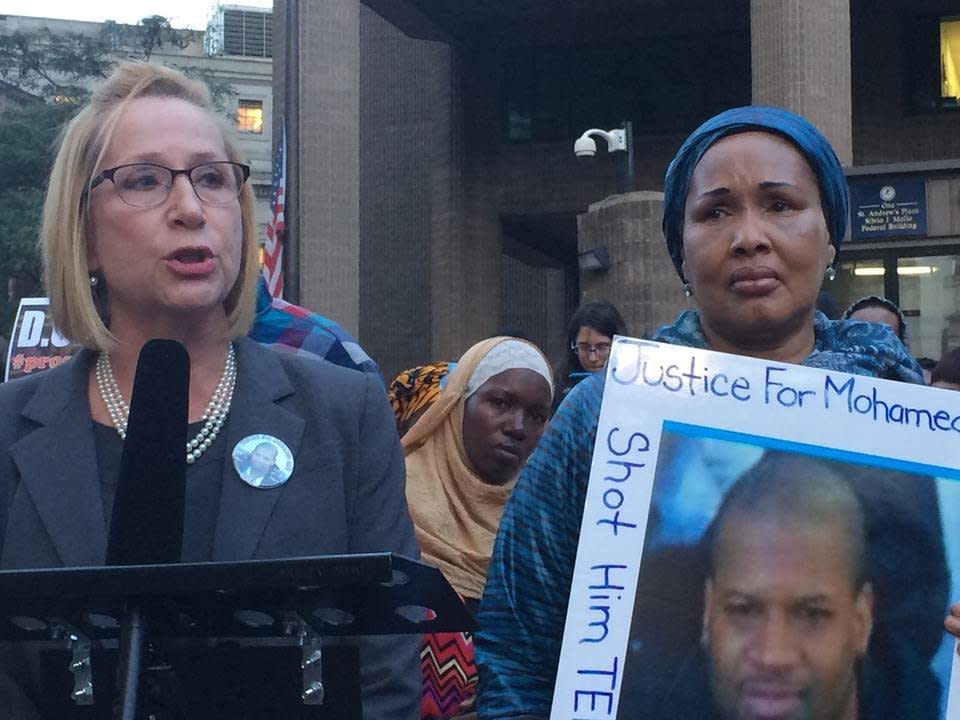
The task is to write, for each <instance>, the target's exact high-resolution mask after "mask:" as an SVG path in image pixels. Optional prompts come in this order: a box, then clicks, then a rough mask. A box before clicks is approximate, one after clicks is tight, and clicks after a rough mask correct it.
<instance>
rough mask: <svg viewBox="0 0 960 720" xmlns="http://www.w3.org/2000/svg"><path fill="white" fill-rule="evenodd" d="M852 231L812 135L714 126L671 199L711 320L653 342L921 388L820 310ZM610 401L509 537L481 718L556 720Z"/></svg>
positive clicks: (765, 118)
mask: <svg viewBox="0 0 960 720" xmlns="http://www.w3.org/2000/svg"><path fill="white" fill-rule="evenodd" d="M847 215H848V201H847V187H846V182H845V180H844V175H843V170H842V168H841V166H840V163H839V161H838V160H837V157H836V155H835V153H834V152H833V149H832V148H831V147H830V144H829V143H828V142H827V140H826V139H825V138H824V137H823V135H822V134H821V133H820V132H819V131H818V130H817V129H816V128H815V127H813V126H812V125H811V124H810V123H809V122H807V121H806V120H804V119H803V118H801V117H799V116H797V115H794V114H793V113H790V112H787V111H785V110H780V109H777V108H768V107H755V106H754V107H743V108H736V109H733V110H729V111H726V112H724V113H721V114H720V115H717V116H716V117H714V118H712V119H710V120H708V121H707V122H706V123H704V124H703V125H702V126H701V127H699V128H698V129H697V130H695V131H694V133H693V134H692V135H691V136H690V137H689V138H688V139H687V140H686V142H684V144H683V145H682V147H681V148H680V150H679V152H678V153H677V155H676V157H675V158H674V160H673V162H672V163H671V164H670V167H669V168H668V170H667V175H666V179H665V183H664V219H663V230H664V235H665V237H666V241H667V248H668V251H669V253H670V256H671V258H672V259H673V262H674V265H675V267H676V269H677V273H678V274H679V276H680V280H681V283H682V288H683V291H684V292H685V293H686V294H687V295H688V296H692V298H693V300H694V302H695V304H696V307H697V309H696V310H694V311H686V312H684V313H681V315H680V316H679V317H678V318H677V320H676V321H675V322H674V323H673V324H671V325H667V326H665V327H662V328H661V329H660V330H659V331H658V332H657V333H656V335H655V336H654V339H655V340H658V341H661V342H668V343H673V344H679V345H685V346H690V347H699V348H708V349H711V350H719V351H723V352H730V353H736V354H740V355H747V356H752V357H760V358H766V359H770V360H776V361H779V362H789V363H798V364H803V365H809V366H813V367H820V368H829V369H835V370H842V371H846V372H851V373H857V374H861V375H872V376H875V377H884V378H892V379H900V380H904V381H907V382H916V383H919V382H921V381H922V374H921V371H920V368H919V367H918V366H917V364H916V362H915V361H914V360H913V359H912V358H911V357H910V356H909V355H908V354H907V352H906V350H905V349H904V347H903V345H902V344H901V343H900V342H899V341H898V340H897V339H896V336H895V335H894V334H893V332H892V331H891V330H890V328H888V327H882V326H877V325H870V324H867V323H854V322H846V321H831V320H829V319H827V317H826V316H824V315H822V314H821V313H818V312H816V310H815V307H814V306H815V302H816V298H817V293H818V291H819V289H820V286H821V284H822V281H823V279H824V277H827V278H832V276H833V274H834V270H833V265H834V262H835V260H836V255H837V249H838V247H839V245H840V242H841V240H842V238H843V236H844V233H845V231H846V224H847ZM602 393H603V377H602V376H600V375H599V374H598V375H595V376H591V377H589V378H587V379H586V380H584V381H583V382H581V383H580V384H579V385H578V386H577V387H576V388H575V389H574V390H573V391H572V392H571V393H570V395H569V396H568V399H567V400H566V401H565V402H564V404H563V405H562V407H561V408H560V410H559V412H558V413H557V415H556V416H555V417H554V419H553V421H552V422H551V424H550V427H549V428H548V430H547V432H546V433H545V434H544V436H543V438H542V439H541V441H540V444H539V446H538V447H537V450H536V451H535V452H534V454H533V455H532V456H531V458H530V460H529V461H528V463H527V465H526V468H525V469H524V471H523V473H522V475H521V477H520V480H519V482H518V484H517V487H516V489H515V490H514V494H513V497H512V500H511V502H510V503H509V504H508V506H507V508H506V512H505V514H504V516H503V519H502V521H501V524H500V530H499V534H498V537H497V542H496V545H495V548H494V554H493V558H492V560H491V563H490V568H489V575H488V577H487V583H486V590H485V593H484V598H483V603H482V606H481V611H480V616H479V622H480V626H481V628H482V630H481V632H480V634H479V635H478V638H477V658H478V665H479V667H480V695H479V709H480V716H481V717H484V718H490V719H491V720H492V719H494V718H520V717H546V716H548V715H549V714H550V703H551V699H552V695H553V685H554V681H555V678H556V669H557V662H558V659H559V655H560V644H561V638H562V633H563V623H564V619H565V616H566V609H567V600H568V596H569V588H570V581H571V578H572V575H573V566H574V560H575V558H576V551H577V542H578V537H579V532H580V523H581V519H582V511H583V504H584V498H585V495H586V488H587V481H588V479H589V472H590V462H591V458H592V454H593V444H594V438H595V436H596V431H597V421H598V418H599V411H600V400H601V396H602ZM935 524H936V528H933V527H931V528H930V529H929V532H927V534H932V535H936V534H937V532H938V531H939V518H937V520H936V523H935ZM941 546H942V541H941ZM941 608H942V605H941ZM938 612H942V610H940V611H938Z"/></svg>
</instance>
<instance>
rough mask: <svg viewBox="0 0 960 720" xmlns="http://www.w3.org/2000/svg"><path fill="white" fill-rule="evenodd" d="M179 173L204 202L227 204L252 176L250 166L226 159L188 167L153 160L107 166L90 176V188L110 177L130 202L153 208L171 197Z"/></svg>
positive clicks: (236, 196) (237, 194) (123, 197)
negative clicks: (157, 163)
mask: <svg viewBox="0 0 960 720" xmlns="http://www.w3.org/2000/svg"><path fill="white" fill-rule="evenodd" d="M177 175H186V176H187V179H188V180H189V181H190V185H191V186H192V187H193V191H194V192H195V193H196V194H197V197H198V198H200V201H201V202H203V203H206V204H207V205H227V204H228V203H231V202H233V201H234V200H236V199H237V198H238V197H239V196H240V190H241V188H243V184H244V183H245V182H246V181H247V178H249V177H250V166H249V165H243V164H242V163H235V162H227V161H225V160H224V161H217V162H208V163H203V164H202V165H195V166H193V167H191V168H186V169H185V170H174V169H173V168H168V167H164V166H163V165H154V164H153V163H132V164H129V165H118V166H117V167H114V168H110V169H109V170H104V171H103V172H102V173H100V174H99V175H97V176H96V177H95V178H94V179H93V180H91V181H90V189H91V190H93V188H95V187H97V185H100V184H101V183H102V182H103V181H104V180H109V181H110V182H112V183H113V187H114V189H116V191H117V195H119V196H120V199H121V200H123V202H125V203H126V204H127V205H132V206H133V207H139V208H152V207H157V206H158V205H163V203H165V202H166V200H167V198H168V197H170V190H171V189H172V188H173V181H174V180H175V179H176V177H177Z"/></svg>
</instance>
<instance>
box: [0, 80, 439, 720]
mask: <svg viewBox="0 0 960 720" xmlns="http://www.w3.org/2000/svg"><path fill="white" fill-rule="evenodd" d="M249 172H250V171H249V167H248V166H246V165H244V164H242V163H241V162H240V156H239V153H238V152H237V149H236V147H235V145H234V144H233V143H232V142H231V141H230V139H229V138H228V137H227V136H226V134H225V130H224V128H223V126H222V125H221V122H220V121H219V120H218V119H217V117H216V116H215V115H214V114H213V111H212V109H211V105H210V100H209V96H208V94H207V91H206V88H205V86H203V85H202V84H199V83H197V82H194V81H192V80H189V79H187V78H186V77H185V76H184V75H182V74H181V73H178V72H176V71H174V70H170V69H168V68H162V67H158V66H153V65H149V64H133V63H129V64H124V65H121V66H120V67H119V68H118V69H117V71H116V72H115V73H114V74H113V76H112V77H111V78H109V79H108V80H107V82H106V84H105V85H104V86H103V87H101V88H100V89H98V90H97V91H96V92H95V93H94V95H93V98H92V100H91V102H90V104H89V105H88V106H87V107H85V108H84V109H83V110H81V111H80V112H79V114H78V115H77V116H76V117H75V118H74V119H73V120H72V121H71V122H70V124H69V125H68V126H67V128H66V130H65V133H64V135H63V140H62V144H61V147H60V149H59V152H58V154H57V158H56V162H55V164H54V167H53V171H52V174H51V178H50V183H49V190H48V194H47V199H46V205H45V207H44V213H43V245H44V263H45V270H46V283H47V289H48V292H49V295H50V306H51V310H52V313H53V317H54V320H55V323H56V326H57V327H58V329H59V330H60V331H61V332H62V333H63V334H64V335H65V336H67V337H68V338H70V339H71V340H73V341H75V342H77V343H79V344H81V345H83V350H81V351H80V352H79V353H78V354H77V355H76V356H74V357H73V358H72V359H71V361H70V362H69V363H65V364H64V365H61V366H60V367H57V368H55V369H53V370H50V371H49V372H46V373H43V374H40V375H34V376H29V377H25V378H23V379H21V380H18V381H15V382H11V383H6V384H4V385H3V386H2V387H0V568H2V569H5V570H6V569H21V568H41V567H65V566H97V565H103V564H104V563H105V561H106V551H107V538H108V533H109V529H108V528H109V524H110V520H111V516H112V509H113V500H114V496H115V494H116V491H117V482H118V478H119V473H120V458H121V452H122V449H123V441H124V439H125V433H126V425H127V414H128V408H129V405H128V404H129V402H130V397H131V394H132V389H133V383H134V375H135V372H136V367H137V362H138V356H139V353H140V350H141V348H142V347H143V346H144V344H145V343H147V342H148V341H149V340H151V339H153V338H167V339H173V340H176V341H178V342H180V343H181V344H182V345H183V346H184V347H185V348H186V351H187V353H188V355H189V359H190V375H189V399H188V416H189V417H188V423H189V427H188V429H187V437H188V438H192V439H191V440H189V441H188V443H187V447H186V448H185V449H184V452H185V454H186V462H187V466H186V468H187V469H186V490H185V503H184V508H185V509H184V518H183V543H182V551H181V557H182V560H183V561H185V562H202V561H228V560H231V561H232V560H250V559H260V558H280V557H297V556H308V555H323V554H333V553H362V552H378V551H394V552H399V553H402V554H405V555H410V556H414V557H416V556H417V555H418V551H417V549H416V543H415V541H414V536H413V527H412V524H411V522H410V519H409V515H408V513H407V508H406V501H405V498H404V485H403V479H404V474H403V455H402V452H401V450H400V444H399V441H398V438H397V434H396V430H395V429H394V424H393V418H392V415H391V413H390V410H389V407H388V405H387V403H386V399H385V398H384V394H383V389H382V387H381V386H380V384H379V382H378V381H377V380H376V379H375V378H372V377H370V376H368V375H367V374H365V373H359V372H354V371H351V370H347V369H344V368H340V367H338V366H334V365H331V364H329V363H326V362H320V361H317V360H316V359H313V358H307V357H301V356H297V355H294V354H288V353H278V352H274V351H272V350H270V349H267V348H264V347H262V346H260V345H258V344H256V343H255V342H253V341H252V340H249V339H247V338H246V337H245V334H246V332H247V330H248V329H249V327H250V324H251V321H252V319H253V316H254V300H255V297H256V288H257V276H258V273H259V268H258V258H257V252H258V243H257V238H256V232H257V225H256V221H255V219H254V212H253V193H252V191H251V189H250V186H249V185H247V184H246V180H247V178H248V176H249ZM257 441H260V442H261V444H263V443H264V442H266V443H268V444H269V445H270V446H271V447H272V448H273V449H274V451H275V452H276V451H278V449H280V450H283V452H284V460H285V462H284V463H282V464H280V465H278V467H277V468H276V472H274V474H273V475H272V476H271V478H272V480H271V482H270V483H257V484H254V483H250V482H248V481H247V480H245V479H244V477H243V476H242V475H241V473H240V469H239V466H238V465H237V464H235V462H234V457H236V456H237V451H238V449H239V450H247V449H248V448H250V447H251V446H252V445H253V444H255V442H257ZM363 642H364V643H365V644H362V645H361V646H360V680H361V687H362V702H363V708H364V717H367V718H391V719H392V718H400V717H408V718H415V717H417V709H418V706H419V699H420V692H419V684H420V683H419V673H418V665H417V642H416V638H415V637H410V638H409V639H407V638H403V639H399V640H398V639H395V638H389V637H385V638H382V639H378V640H375V641H363ZM247 652H248V653H249V652H250V649H247ZM325 652H326V651H325ZM258 653H261V654H258ZM277 653H281V654H280V655H278V654H277ZM241 656H242V657H241ZM217 657H220V658H222V659H223V662H206V663H203V662H202V660H198V661H197V662H194V663H192V664H191V665H190V669H189V670H184V669H182V668H177V667H174V668H173V670H172V672H173V676H172V679H170V680H167V681H166V682H165V686H166V687H167V689H168V690H169V692H167V693H165V694H164V696H163V697H161V698H159V699H158V698H156V697H154V696H153V695H152V694H151V693H149V692H144V693H142V696H143V698H144V703H145V704H149V703H150V702H158V703H159V705H158V707H157V708H156V710H153V709H152V708H147V707H144V708H142V709H143V711H144V712H143V716H144V717H146V715H147V714H149V712H156V714H158V715H160V716H164V717H167V715H166V714H165V713H166V712H167V711H169V712H173V710H172V708H174V707H180V708H182V709H184V708H185V713H186V715H187V716H189V717H212V716H227V715H229V716H233V717H257V718H273V717H299V713H300V708H301V698H300V688H299V682H300V680H299V678H300V665H299V660H300V655H299V650H297V649H296V648H293V653H292V654H282V651H280V650H270V649H256V650H255V652H254V653H253V655H251V654H246V655H244V654H243V653H241V652H239V651H235V652H233V653H232V654H230V655H229V657H227V656H223V655H218V656H217ZM247 665H249V667H247V669H246V670H243V669H242V668H243V667H246V666H247ZM224 666H229V669H227V668H226V667H224ZM31 667H37V665H36V664H35V663H34V661H32V660H27V659H26V658H22V657H21V658H13V659H9V658H6V656H4V659H3V666H2V667H0V706H2V707H3V708H4V709H5V713H7V714H9V716H10V717H17V718H35V717H58V718H59V717H68V716H72V715H71V714H70V713H71V712H72V711H71V710H69V708H70V705H71V703H70V699H69V696H66V697H63V693H59V692H55V691H54V690H53V689H52V688H55V687H59V685H60V683H62V681H63V678H62V677H56V678H55V677H46V676H42V674H41V673H39V672H38V673H34V675H33V676H32V677H28V676H27V675H28V668H31ZM62 667H63V668H66V665H65V664H63V665H62ZM5 671H7V672H5ZM13 678H16V680H14V679H13ZM291 690H292V691H291ZM96 698H97V709H99V710H101V712H95V713H94V714H93V715H91V716H92V717H101V716H102V717H108V716H109V712H110V701H109V698H110V692H109V689H107V688H104V690H103V691H98V694H97V696H96ZM174 716H176V717H179V716H180V714H177V713H175V715H174Z"/></svg>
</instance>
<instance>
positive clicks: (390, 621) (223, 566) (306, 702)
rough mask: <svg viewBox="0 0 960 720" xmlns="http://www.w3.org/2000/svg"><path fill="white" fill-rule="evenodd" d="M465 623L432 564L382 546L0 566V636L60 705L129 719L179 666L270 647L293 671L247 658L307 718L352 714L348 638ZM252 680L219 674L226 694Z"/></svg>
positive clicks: (355, 699)
mask: <svg viewBox="0 0 960 720" xmlns="http://www.w3.org/2000/svg"><path fill="white" fill-rule="evenodd" d="M472 629H473V621H472V619H471V617H470V616H469V614H468V613H467V612H466V610H465V608H464V607H463V604H462V603H461V601H460V599H459V597H458V596H457V594H456V593H455V592H454V590H453V589H452V588H451V587H450V585H449V584H448V583H447V581H446V580H445V579H444V578H443V576H442V575H441V574H440V571H439V570H437V569H436V568H432V567H429V566H426V565H423V564H421V563H419V562H415V561H413V560H409V559H407V558H403V557H400V556H397V555H392V554H389V553H382V554H367V555H336V556H323V557H307V558H292V559H282V560H256V561H249V562H228V563H194V564H175V565H127V566H111V567H95V568H64V569H49V570H48V569H43V570H21V571H0V643H3V644H5V645H7V646H8V647H10V646H11V645H12V646H15V647H17V648H18V650H23V651H24V652H29V653H31V654H32V656H42V657H44V658H46V665H43V663H40V665H41V666H42V667H43V668H45V669H46V671H47V672H49V673H56V672H58V671H59V673H60V675H61V677H62V680H61V681H60V682H59V683H58V681H56V680H54V681H52V683H51V684H50V687H53V688H56V687H61V688H62V692H63V696H64V697H63V701H64V702H65V703H70V704H72V706H74V707H84V706H93V705H94V703H96V705H97V706H99V707H100V708H101V712H100V713H98V714H96V715H93V714H91V715H90V717H103V716H104V715H103V714H102V708H103V707H104V702H105V701H106V703H107V704H108V705H111V706H112V708H113V709H112V713H113V714H112V717H114V718H117V719H122V720H132V718H134V716H135V713H136V711H137V706H138V703H139V701H140V700H141V699H144V698H145V697H146V696H147V690H149V693H151V694H153V695H156V694H157V693H162V692H164V689H163V687H164V683H166V682H167V681H168V679H169V678H171V677H177V674H176V670H177V668H178V666H181V665H183V663H185V662H186V663H187V664H188V665H189V662H190V661H192V662H193V663H194V664H195V665H198V667H200V668H201V670H202V668H203V667H204V666H207V667H209V666H210V665H212V664H217V667H218V668H223V672H227V673H229V672H230V664H231V663H232V662H233V659H234V658H236V657H238V656H242V655H244V654H245V653H247V654H250V653H254V654H255V653H257V652H258V651H260V650H262V649H264V648H274V649H276V648H280V649H283V651H284V654H285V655H287V656H289V655H291V654H296V655H297V659H298V660H299V673H297V672H296V671H295V672H293V673H290V672H289V671H288V670H289V668H287V670H284V669H282V668H278V667H273V666H271V667H269V668H268V667H267V666H266V665H261V666H260V667H261V668H262V669H263V672H264V673H266V672H267V671H268V670H269V671H273V672H277V673H282V674H283V676H284V682H286V683H294V682H295V683H296V687H294V688H288V689H292V690H294V692H293V693H290V694H293V695H296V692H295V691H296V690H299V698H295V702H297V703H298V706H299V707H302V708H316V709H317V712H316V713H315V714H310V715H309V716H310V717H314V716H316V717H319V718H323V717H331V718H332V717H336V718H338V719H340V718H351V717H357V718H359V717H360V714H359V713H360V702H359V701H360V680H359V660H358V656H357V651H356V639H357V638H359V637H362V636H371V635H396V634H416V635H419V634H422V633H427V632H442V631H462V630H472ZM51 658H53V660H51ZM57 658H59V659H58V660H57ZM51 662H53V665H51ZM292 667H293V668H294V669H296V667H297V666H296V665H295V664H294V665H292ZM197 674H198V673H190V672H187V673H186V674H184V673H180V676H179V679H178V680H177V682H179V683H180V685H189V684H190V678H192V677H194V676H196V675H197ZM199 674H200V675H202V672H200V673H199ZM258 674H259V672H258ZM291 675H293V676H294V677H292V678H291ZM184 676H185V677H186V678H187V680H186V681H184V680H183V677H184ZM165 678H166V679H165ZM114 679H115V680H116V682H115V683H114ZM259 679H260V678H252V677H236V678H231V682H235V683H236V688H237V692H238V693H239V695H238V697H239V696H242V692H241V691H242V689H243V688H244V687H246V685H245V683H246V684H256V682H257V681H258V680H259ZM111 686H113V687H111ZM179 692H180V694H181V695H183V696H189V695H190V694H191V691H190V688H187V689H186V690H184V688H183V687H180V688H179ZM193 692H194V694H198V693H199V694H200V696H201V697H202V694H203V692H204V689H203V688H202V687H201V688H195V689H194V691H193ZM190 716H191V717H193V716H194V714H191V715H190ZM196 716H198V717H200V716H203V715H199V714H196ZM206 716H210V715H209V713H208V714H207V715H206Z"/></svg>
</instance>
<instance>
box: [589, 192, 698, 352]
mask: <svg viewBox="0 0 960 720" xmlns="http://www.w3.org/2000/svg"><path fill="white" fill-rule="evenodd" d="M662 219H663V193H661V192H650V191H644V192H633V193H627V194H626V195H612V196H610V197H608V198H607V199H605V200H602V201H601V202H597V203H593V204H592V205H591V206H590V209H589V210H588V211H587V212H586V213H584V214H583V215H580V216H579V217H578V218H577V228H578V237H577V246H578V250H579V252H581V253H583V252H586V251H587V250H592V249H594V248H600V247H604V248H606V249H607V252H608V253H609V255H610V269H609V270H607V271H606V272H585V273H581V274H580V292H581V301H582V302H588V301H590V300H609V301H610V302H612V303H613V304H614V305H616V307H617V309H618V310H619V311H620V313H621V314H622V315H623V319H624V320H625V321H626V323H627V328H628V330H629V332H630V334H631V335H635V336H636V335H644V334H647V333H650V332H652V331H654V330H656V329H657V328H658V327H660V326H661V325H663V324H665V323H668V322H672V321H673V320H674V318H676V316H677V313H678V312H680V311H681V310H683V309H685V308H687V307H690V305H689V304H688V302H687V300H686V298H685V297H684V295H683V292H682V291H681V288H682V285H681V283H680V278H679V277H678V276H677V273H676V271H675V270H674V268H673V263H672V262H671V261H670V256H669V255H668V254H667V248H666V243H665V242H664V240H663V234H662V232H661V230H660V224H661V222H662Z"/></svg>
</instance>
